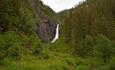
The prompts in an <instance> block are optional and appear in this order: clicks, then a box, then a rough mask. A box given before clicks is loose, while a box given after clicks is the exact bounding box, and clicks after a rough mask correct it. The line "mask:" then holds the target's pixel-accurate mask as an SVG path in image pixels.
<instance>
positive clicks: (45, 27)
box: [36, 18, 56, 42]
mask: <svg viewBox="0 0 115 70" xmlns="http://www.w3.org/2000/svg"><path fill="white" fill-rule="evenodd" d="M55 29H56V23H55V22H52V21H51V20H50V19H49V18H48V19H46V20H45V22H44V23H42V24H37V25H36V33H37V35H38V36H39V37H40V38H41V39H42V41H44V42H50V41H51V40H52V39H53V38H54V36H55Z"/></svg>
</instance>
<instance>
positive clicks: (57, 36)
mask: <svg viewBox="0 0 115 70" xmlns="http://www.w3.org/2000/svg"><path fill="white" fill-rule="evenodd" d="M58 38H59V24H57V27H56V32H55V37H54V39H53V40H52V41H51V43H55V42H56V40H57V39H58Z"/></svg>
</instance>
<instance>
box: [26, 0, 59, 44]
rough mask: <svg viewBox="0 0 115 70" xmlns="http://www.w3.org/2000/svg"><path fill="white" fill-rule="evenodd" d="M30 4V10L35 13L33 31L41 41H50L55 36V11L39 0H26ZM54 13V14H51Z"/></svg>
mask: <svg viewBox="0 0 115 70" xmlns="http://www.w3.org/2000/svg"><path fill="white" fill-rule="evenodd" d="M28 1H29V3H30V4H31V7H32V11H33V12H34V15H35V21H36V28H35V31H36V33H37V35H38V37H39V38H40V39H41V40H42V41H43V42H46V43H48V42H51V40H52V39H53V38H54V36H55V29H56V25H57V24H58V22H57V21H56V20H54V19H56V17H54V16H55V12H54V11H53V10H51V9H50V8H49V7H47V6H45V5H43V3H42V1H41V0H28ZM53 15H54V16H53Z"/></svg>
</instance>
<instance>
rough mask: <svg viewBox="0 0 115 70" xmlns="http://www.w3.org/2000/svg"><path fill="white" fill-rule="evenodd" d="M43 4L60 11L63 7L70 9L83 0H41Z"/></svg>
mask: <svg viewBox="0 0 115 70" xmlns="http://www.w3.org/2000/svg"><path fill="white" fill-rule="evenodd" d="M42 1H43V2H44V4H46V5H48V6H50V8H52V9H53V10H54V11H55V12H60V11H62V10H64V9H70V8H72V7H74V6H75V5H76V4H79V2H81V1H85V0H42Z"/></svg>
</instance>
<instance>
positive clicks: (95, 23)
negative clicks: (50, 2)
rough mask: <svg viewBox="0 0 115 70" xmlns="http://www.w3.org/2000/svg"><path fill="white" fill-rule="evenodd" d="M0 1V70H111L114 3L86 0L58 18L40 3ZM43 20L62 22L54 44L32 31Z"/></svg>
mask: <svg viewBox="0 0 115 70" xmlns="http://www.w3.org/2000/svg"><path fill="white" fill-rule="evenodd" d="M33 1H35V2H33ZM0 3H1V4H0V70H114V69H115V0H109V1H108V0H87V1H86V2H83V3H81V4H80V5H79V6H76V7H75V8H72V9H70V10H65V11H63V12H60V13H57V14H56V13H55V12H53V11H52V10H51V9H50V8H49V7H48V6H44V5H43V3H42V2H41V1H40V0H0ZM47 16H48V18H50V19H52V20H53V21H59V22H61V24H60V25H61V31H60V35H61V36H60V39H59V40H58V41H57V42H56V43H54V44H50V43H44V42H42V40H41V38H39V36H37V34H36V32H35V28H36V24H38V23H39V24H40V23H41V24H43V22H44V19H45V18H46V17H47Z"/></svg>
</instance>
